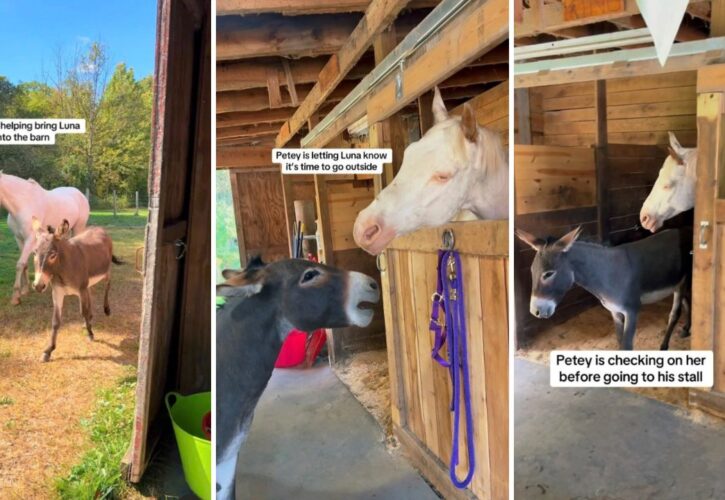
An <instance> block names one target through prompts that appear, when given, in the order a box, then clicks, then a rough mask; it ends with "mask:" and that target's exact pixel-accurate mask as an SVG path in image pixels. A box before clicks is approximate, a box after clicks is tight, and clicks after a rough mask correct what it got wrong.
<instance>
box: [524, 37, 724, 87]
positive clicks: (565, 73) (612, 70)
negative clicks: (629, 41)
mask: <svg viewBox="0 0 725 500" xmlns="http://www.w3.org/2000/svg"><path fill="white" fill-rule="evenodd" d="M704 42H708V43H712V44H713V47H715V45H716V44H719V45H722V44H721V39H708V40H701V41H699V42H686V43H679V44H675V45H674V46H673V49H672V50H673V54H672V55H670V57H669V58H668V59H667V63H666V64H665V66H664V67H663V66H660V63H659V61H658V60H657V59H656V57H653V58H647V59H642V56H637V57H636V58H635V60H631V61H628V60H627V58H628V57H629V56H628V54H631V53H640V54H641V53H643V52H642V51H645V50H646V51H650V50H652V51H653V50H654V49H651V48H646V49H629V50H626V51H625V50H622V51H618V52H612V53H606V54H611V55H612V57H617V56H619V57H621V58H622V60H619V61H614V62H611V63H606V64H597V65H591V64H584V63H582V64H581V65H578V64H577V63H575V64H574V66H573V67H571V68H564V69H547V70H544V71H539V72H537V73H527V74H516V68H515V69H514V74H515V77H514V87H516V88H523V87H538V86H542V85H557V84H569V83H575V82H586V81H594V80H607V79H610V78H627V77H634V76H644V75H657V74H662V73H672V72H677V71H695V70H697V69H699V68H701V67H703V66H707V65H709V64H715V63H721V62H725V48H713V49H712V50H707V51H704V52H699V53H695V54H683V55H678V54H677V51H678V50H680V49H682V48H683V47H685V46H687V45H688V44H698V43H704ZM585 57H592V56H577V57H576V58H567V59H569V60H578V58H585ZM558 61H560V62H562V63H563V62H564V60H563V59H561V60H558Z"/></svg>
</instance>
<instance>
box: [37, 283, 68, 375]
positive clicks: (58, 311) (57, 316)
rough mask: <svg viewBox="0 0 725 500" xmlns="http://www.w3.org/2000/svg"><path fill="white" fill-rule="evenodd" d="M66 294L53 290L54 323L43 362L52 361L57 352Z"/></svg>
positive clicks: (42, 358)
mask: <svg viewBox="0 0 725 500" xmlns="http://www.w3.org/2000/svg"><path fill="white" fill-rule="evenodd" d="M64 298H65V293H63V292H62V291H61V290H59V289H53V321H52V324H51V327H52V330H51V332H50V339H49V340H48V345H47V346H46V347H45V349H44V350H43V356H42V357H41V358H40V359H41V361H43V362H47V361H50V355H51V353H52V352H53V351H54V350H55V341H56V339H57V338H58V330H59V329H60V321H61V319H62V318H63V299H64Z"/></svg>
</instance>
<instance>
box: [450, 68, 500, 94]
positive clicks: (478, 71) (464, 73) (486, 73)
mask: <svg viewBox="0 0 725 500" xmlns="http://www.w3.org/2000/svg"><path fill="white" fill-rule="evenodd" d="M508 75H509V67H508V64H496V65H489V66H474V67H472V68H464V69H462V70H461V71H458V72H457V73H456V74H454V75H453V76H451V77H450V78H448V79H446V80H443V81H442V82H441V83H439V84H438V88H440V89H448V88H452V87H466V86H468V85H481V84H483V83H496V82H502V81H504V80H506V79H507V78H508Z"/></svg>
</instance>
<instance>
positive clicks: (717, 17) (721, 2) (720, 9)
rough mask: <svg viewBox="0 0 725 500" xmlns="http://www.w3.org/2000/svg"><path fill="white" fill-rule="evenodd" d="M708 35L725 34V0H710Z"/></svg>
mask: <svg viewBox="0 0 725 500" xmlns="http://www.w3.org/2000/svg"><path fill="white" fill-rule="evenodd" d="M710 36H711V37H712V36H725V0H712V2H710Z"/></svg>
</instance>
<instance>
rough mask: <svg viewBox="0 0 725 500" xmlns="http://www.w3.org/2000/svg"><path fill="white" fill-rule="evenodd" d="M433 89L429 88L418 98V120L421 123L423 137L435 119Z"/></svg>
mask: <svg viewBox="0 0 725 500" xmlns="http://www.w3.org/2000/svg"><path fill="white" fill-rule="evenodd" d="M433 95H434V93H433V91H432V90H429V91H428V92H425V93H424V94H421V96H420V97H419V98H418V121H419V123H420V136H421V137H423V136H424V135H425V133H426V132H428V129H430V128H431V127H432V126H433V125H434V123H435V119H434V117H433Z"/></svg>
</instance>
